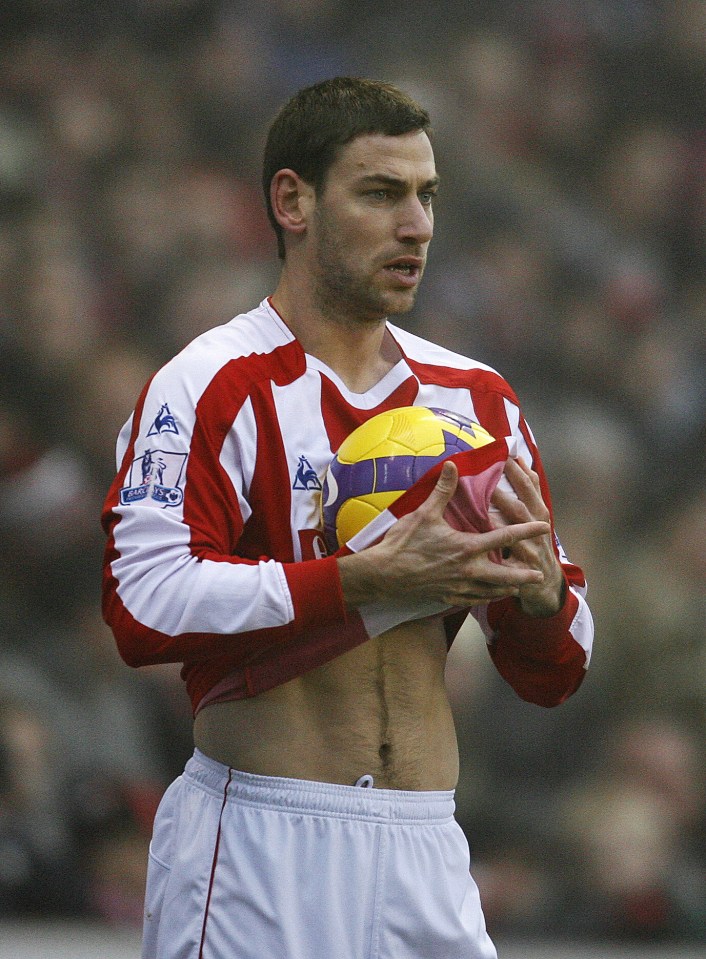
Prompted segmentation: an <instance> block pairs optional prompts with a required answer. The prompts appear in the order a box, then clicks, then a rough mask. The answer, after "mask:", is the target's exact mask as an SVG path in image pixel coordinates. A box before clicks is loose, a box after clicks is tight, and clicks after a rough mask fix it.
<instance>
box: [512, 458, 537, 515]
mask: <svg viewBox="0 0 706 959" xmlns="http://www.w3.org/2000/svg"><path fill="white" fill-rule="evenodd" d="M505 475H506V476H507V478H508V481H509V483H510V485H511V486H512V488H513V489H514V491H515V493H516V495H517V498H518V499H519V500H520V501H521V502H522V503H524V504H525V505H526V506H527V508H528V509H529V511H530V513H531V514H532V515H537V514H538V512H540V515H541V513H543V512H544V511H545V510H546V504H545V502H544V498H543V497H542V491H541V488H540V485H539V476H538V475H537V474H536V473H535V472H534V471H533V470H531V469H530V468H529V466H527V464H526V463H525V461H524V460H523V459H517V460H508V461H507V463H506V464H505Z"/></svg>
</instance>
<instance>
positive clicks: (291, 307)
mask: <svg viewBox="0 0 706 959" xmlns="http://www.w3.org/2000/svg"><path fill="white" fill-rule="evenodd" d="M271 302H272V305H273V306H274V308H275V309H276V310H277V312H278V313H279V315H280V316H281V317H282V319H283V320H284V322H285V323H286V324H287V326H288V327H289V329H290V330H291V331H292V333H293V334H294V335H295V336H296V338H297V339H298V340H299V342H300V344H301V346H302V348H303V349H304V352H306V353H308V354H310V355H311V356H315V357H316V358H317V359H319V360H321V361H322V362H323V363H325V364H326V365H327V366H328V367H330V368H331V369H332V370H333V371H334V372H335V373H337V374H338V376H339V377H340V378H341V379H342V380H343V382H344V383H345V384H346V386H347V387H348V389H349V390H351V391H352V392H354V393H364V392H366V391H367V390H369V389H371V388H372V387H373V386H375V384H376V383H378V382H379V381H380V380H381V379H382V378H383V376H385V374H386V373H388V372H389V371H390V370H391V369H392V367H393V366H394V365H395V364H396V363H397V361H398V360H399V358H400V352H399V349H398V347H397V345H396V343H395V342H394V340H393V338H392V337H391V335H390V334H389V332H388V331H387V326H386V321H385V317H381V318H380V319H379V320H374V319H371V320H356V319H353V318H351V317H350V316H346V315H344V314H342V313H341V314H339V313H333V312H329V311H328V310H324V309H322V308H321V307H317V306H316V304H315V302H314V299H313V298H312V297H310V296H307V295H306V293H305V292H304V291H302V290H297V289H296V288H292V286H291V284H289V283H288V282H287V277H286V275H285V273H283V275H282V277H281V278H280V282H279V284H278V286H277V289H276V290H275V292H274V294H273V295H272V297H271Z"/></svg>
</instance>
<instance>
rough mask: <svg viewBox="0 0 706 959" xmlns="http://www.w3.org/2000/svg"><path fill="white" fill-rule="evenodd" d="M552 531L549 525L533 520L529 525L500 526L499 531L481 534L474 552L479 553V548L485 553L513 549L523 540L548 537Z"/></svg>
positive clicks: (475, 544) (476, 541) (477, 538)
mask: <svg viewBox="0 0 706 959" xmlns="http://www.w3.org/2000/svg"><path fill="white" fill-rule="evenodd" d="M550 531H551V526H550V525H549V523H544V522H542V521H539V520H533V521H532V522H529V523H513V524H512V525H511V526H499V527H498V528H497V529H494V530H491V531H490V532H488V533H481V534H480V536H479V537H476V538H475V543H474V550H475V552H477V551H478V548H479V547H480V548H482V549H483V551H484V552H490V551H491V550H493V549H504V548H506V547H507V548H509V549H512V547H513V546H514V545H515V544H516V543H520V542H522V540H525V539H535V538H536V537H539V536H547V535H548V534H549V532H550Z"/></svg>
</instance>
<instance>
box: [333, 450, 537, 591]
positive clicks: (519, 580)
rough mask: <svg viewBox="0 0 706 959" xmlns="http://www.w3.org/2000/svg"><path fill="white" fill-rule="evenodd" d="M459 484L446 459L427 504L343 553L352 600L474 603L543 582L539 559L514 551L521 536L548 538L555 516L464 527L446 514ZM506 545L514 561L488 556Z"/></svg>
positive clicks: (342, 567)
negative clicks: (365, 545) (486, 528)
mask: <svg viewBox="0 0 706 959" xmlns="http://www.w3.org/2000/svg"><path fill="white" fill-rule="evenodd" d="M457 484H458V471H457V469H456V466H455V464H454V463H452V462H449V461H447V462H446V463H444V466H443V468H442V471H441V474H440V476H439V479H438V481H437V483H436V486H435V487H434V489H433V490H432V492H431V493H430V495H429V496H428V498H427V499H426V500H425V501H424V503H422V504H421V506H419V507H418V508H417V509H416V510H414V511H413V512H412V513H409V514H408V515H407V516H403V517H402V518H401V519H399V520H398V521H397V522H396V523H395V524H394V526H392V527H391V529H390V530H389V531H388V533H387V534H386V536H385V537H384V538H383V540H382V541H381V542H380V543H378V544H377V545H375V546H371V547H370V548H369V549H366V550H362V551H361V552H360V553H357V554H355V555H353V556H347V557H343V558H341V559H339V560H338V563H339V570H340V573H341V582H342V584H343V593H344V596H345V599H346V602H347V603H348V605H349V606H361V605H364V604H365V603H367V602H371V601H374V600H384V599H385V598H391V597H394V598H395V599H398V600H399V599H404V598H405V597H408V598H409V599H410V600H411V599H413V600H415V601H419V600H425V601H427V600H428V601H432V602H440V603H443V604H444V605H446V606H474V605H477V604H479V603H488V602H491V601H492V600H495V599H502V598H505V597H508V596H516V597H520V596H521V591H522V590H523V589H528V588H530V587H536V588H541V586H542V583H543V580H544V572H543V570H542V569H541V568H539V567H538V564H535V565H533V564H531V563H525V562H521V561H517V560H515V559H514V557H515V555H516V550H517V549H518V547H519V545H520V544H521V543H525V542H528V541H531V540H533V539H535V538H541V539H548V538H549V535H550V531H551V528H550V526H549V523H548V522H547V521H546V520H545V519H540V520H535V519H534V518H533V517H530V518H529V521H524V520H523V521H522V522H519V523H512V524H510V525H505V526H502V527H501V528H498V529H495V530H492V531H491V532H488V533H464V532H459V531H457V530H455V529H453V528H452V527H451V526H449V524H448V523H447V522H446V520H445V519H444V511H445V509H446V506H447V505H448V503H449V501H450V499H451V497H452V496H453V495H454V493H455V491H456V486H457ZM502 549H507V550H510V554H511V556H512V557H513V560H512V561H511V562H507V563H502V564H500V563H495V562H493V561H492V560H491V559H490V557H489V556H488V553H489V552H491V551H492V550H502ZM531 552H533V551H531ZM530 595H531V594H530Z"/></svg>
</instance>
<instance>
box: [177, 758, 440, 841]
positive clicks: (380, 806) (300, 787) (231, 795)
mask: <svg viewBox="0 0 706 959" xmlns="http://www.w3.org/2000/svg"><path fill="white" fill-rule="evenodd" d="M184 779H185V780H187V781H189V782H191V783H192V784H194V785H195V786H198V787H200V788H201V789H205V790H207V791H209V792H212V793H214V795H217V796H219V797H220V798H224V797H225V801H226V802H234V803H240V804H248V805H254V806H260V807H262V808H267V809H274V810H280V811H282V812H298V813H302V814H307V813H308V814H312V815H319V816H321V815H329V816H335V817H337V818H341V819H365V820H370V821H372V822H389V823H397V824H404V823H428V824H433V823H437V824H440V823H444V822H448V821H449V820H451V819H453V815H454V809H455V803H454V792H453V790H449V791H445V790H439V791H420V792H417V791H408V790H401V789H377V788H375V789H370V788H364V787H361V786H344V785H340V784H338V783H323V782H314V781H311V780H308V779H289V778H285V777H278V776H259V775H254V774H253V773H245V772H242V771H240V770H237V769H232V768H231V767H229V766H226V765H225V764H224V763H220V762H218V761H217V760H215V759H211V758H210V756H206V755H205V754H204V753H202V752H201V751H200V750H199V749H196V750H194V755H193V756H192V757H191V759H189V761H188V762H187V764H186V767H185V769H184Z"/></svg>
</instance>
